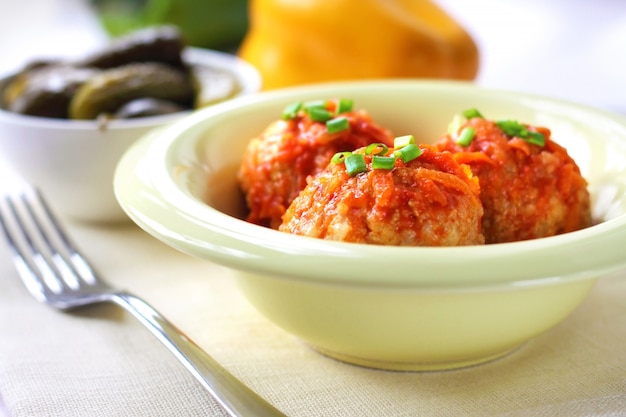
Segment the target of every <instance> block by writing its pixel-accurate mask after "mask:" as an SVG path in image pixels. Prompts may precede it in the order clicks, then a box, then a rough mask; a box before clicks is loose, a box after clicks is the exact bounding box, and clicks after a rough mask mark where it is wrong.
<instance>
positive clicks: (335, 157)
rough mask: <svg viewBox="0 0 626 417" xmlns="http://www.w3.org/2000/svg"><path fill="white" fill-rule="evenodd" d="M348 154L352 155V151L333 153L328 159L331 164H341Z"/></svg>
mask: <svg viewBox="0 0 626 417" xmlns="http://www.w3.org/2000/svg"><path fill="white" fill-rule="evenodd" d="M350 155H352V152H337V153H336V154H334V155H333V157H332V158H331V159H330V162H332V163H333V164H341V163H343V162H344V161H345V160H346V158H347V157H349V156H350Z"/></svg>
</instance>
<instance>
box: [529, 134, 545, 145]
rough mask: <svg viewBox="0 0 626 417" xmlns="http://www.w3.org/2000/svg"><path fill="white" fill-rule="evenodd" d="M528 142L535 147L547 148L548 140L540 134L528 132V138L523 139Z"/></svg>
mask: <svg viewBox="0 0 626 417" xmlns="http://www.w3.org/2000/svg"><path fill="white" fill-rule="evenodd" d="M523 139H524V140H525V141H526V142H528V143H532V144H533V145H538V146H546V138H545V136H543V134H542V133H539V132H528V137H526V138H523Z"/></svg>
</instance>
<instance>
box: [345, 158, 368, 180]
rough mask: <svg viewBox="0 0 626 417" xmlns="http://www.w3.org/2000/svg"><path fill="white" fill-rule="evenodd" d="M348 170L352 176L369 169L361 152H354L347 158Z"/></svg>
mask: <svg viewBox="0 0 626 417" xmlns="http://www.w3.org/2000/svg"><path fill="white" fill-rule="evenodd" d="M345 164H346V171H347V172H348V175H350V176H351V177H352V176H354V175H356V174H358V173H360V172H365V171H367V165H366V164H365V158H364V157H363V155H361V154H360V153H353V154H352V155H350V156H348V157H346V159H345Z"/></svg>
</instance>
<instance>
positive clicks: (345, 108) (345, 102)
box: [337, 98, 354, 114]
mask: <svg viewBox="0 0 626 417" xmlns="http://www.w3.org/2000/svg"><path fill="white" fill-rule="evenodd" d="M353 104H354V102H353V101H352V100H351V99H349V98H341V99H339V103H337V114H339V113H345V112H349V111H352V106H353Z"/></svg>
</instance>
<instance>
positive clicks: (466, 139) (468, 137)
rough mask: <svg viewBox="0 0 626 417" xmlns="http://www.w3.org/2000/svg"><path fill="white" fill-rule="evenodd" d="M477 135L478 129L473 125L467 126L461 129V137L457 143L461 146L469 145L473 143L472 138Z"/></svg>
mask: <svg viewBox="0 0 626 417" xmlns="http://www.w3.org/2000/svg"><path fill="white" fill-rule="evenodd" d="M475 135H476V130H475V129H474V128H473V127H472V126H467V127H465V128H464V129H463V130H462V131H461V134H460V135H459V138H458V139H457V140H456V143H457V144H459V145H461V146H467V145H469V144H470V143H472V140H473V139H474V136H475Z"/></svg>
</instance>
